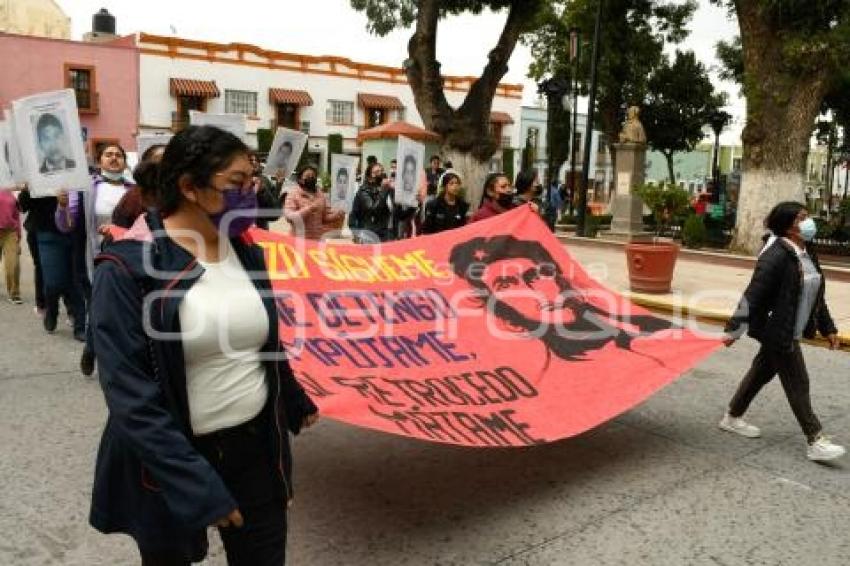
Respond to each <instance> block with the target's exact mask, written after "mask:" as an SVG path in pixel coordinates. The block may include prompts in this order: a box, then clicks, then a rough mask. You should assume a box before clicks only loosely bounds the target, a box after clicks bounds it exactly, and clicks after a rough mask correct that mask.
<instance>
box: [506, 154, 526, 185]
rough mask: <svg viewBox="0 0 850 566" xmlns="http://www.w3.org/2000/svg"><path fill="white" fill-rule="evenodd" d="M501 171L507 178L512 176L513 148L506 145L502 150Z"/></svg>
mask: <svg viewBox="0 0 850 566" xmlns="http://www.w3.org/2000/svg"><path fill="white" fill-rule="evenodd" d="M523 151H524V150H523ZM502 171H503V172H504V173H505V174H506V175H507V176H508V179H513V178H514V150H513V148H510V147H506V148H504V149H503V150H502Z"/></svg>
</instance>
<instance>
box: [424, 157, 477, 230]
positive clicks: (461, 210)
mask: <svg viewBox="0 0 850 566" xmlns="http://www.w3.org/2000/svg"><path fill="white" fill-rule="evenodd" d="M439 187H440V192H439V194H438V195H437V198H435V199H433V200H431V201H429V202H428V204H426V205H425V220H424V221H423V222H422V233H423V234H436V233H438V232H443V231H445V230H451V229H453V228H460V227H461V226H463V225H464V224H466V213H467V212H469V203H468V202H466V201H465V200H464V199H463V196H461V192H462V189H461V183H460V177H459V176H458V175H457V173H455V172H454V171H446V172H445V173H443V175H442V176H441V177H440V180H439Z"/></svg>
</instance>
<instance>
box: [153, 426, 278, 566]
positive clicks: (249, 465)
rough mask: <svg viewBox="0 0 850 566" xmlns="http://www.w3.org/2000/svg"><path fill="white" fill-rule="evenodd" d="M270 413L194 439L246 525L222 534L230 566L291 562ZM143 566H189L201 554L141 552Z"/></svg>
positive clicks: (191, 551)
mask: <svg viewBox="0 0 850 566" xmlns="http://www.w3.org/2000/svg"><path fill="white" fill-rule="evenodd" d="M271 426H272V424H271V420H270V419H269V418H268V417H267V415H266V411H263V412H262V413H260V415H259V416H258V417H256V418H254V419H252V420H251V421H249V422H247V423H245V424H242V425H239V426H236V427H233V428H230V429H225V430H222V431H217V432H214V433H212V434H208V435H204V436H201V437H198V438H196V439H195V441H196V445H197V446H198V448H199V450H200V452H201V454H203V455H204V457H206V458H207V460H208V461H209V462H210V464H212V466H213V467H214V468H215V469H216V471H217V472H218V473H219V474H220V475H221V477H222V479H223V480H224V484H225V485H226V486H227V488H228V489H229V490H230V493H231V495H233V497H234V498H235V499H236V502H237V504H238V505H239V511H240V513H242V518H243V519H244V520H245V524H244V525H243V526H242V527H241V528H237V527H233V526H231V527H227V528H219V530H218V532H219V534H220V535H221V539H222V541H223V542H224V549H225V552H226V553H227V563H228V565H229V566H282V565H283V564H284V562H285V561H286V496H285V494H284V492H283V489H282V487H281V485H280V481H279V480H278V479H277V477H276V473H277V472H276V471H275V465H274V463H273V462H272V457H271V451H270V447H271V444H270V434H271V430H272V429H271V428H270V427H271ZM140 552H141V555H142V565H143V566H188V565H189V564H191V558H190V557H191V556H193V555H196V549H195V548H192V547H191V546H190V545H186V546H183V547H179V548H173V549H168V548H166V549H157V550H148V549H140Z"/></svg>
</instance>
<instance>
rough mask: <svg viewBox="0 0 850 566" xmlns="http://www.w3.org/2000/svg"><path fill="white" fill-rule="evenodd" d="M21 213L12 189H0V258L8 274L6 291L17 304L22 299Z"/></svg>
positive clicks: (10, 299) (9, 297)
mask: <svg viewBox="0 0 850 566" xmlns="http://www.w3.org/2000/svg"><path fill="white" fill-rule="evenodd" d="M20 255H21V215H20V212H19V211H18V199H16V198H15V195H14V194H13V193H12V191H0V259H2V261H3V268H4V272H5V274H6V293H8V297H7V298H8V299H9V302H10V303H12V304H15V305H20V304H22V303H23V301H22V300H21V263H20Z"/></svg>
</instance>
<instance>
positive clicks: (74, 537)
mask: <svg viewBox="0 0 850 566" xmlns="http://www.w3.org/2000/svg"><path fill="white" fill-rule="evenodd" d="M25 254H26V252H25ZM25 257H26V256H25ZM28 265H29V264H28V263H25V268H24V273H25V281H24V288H25V289H26V290H27V291H28V292H27V294H25V299H26V300H27V301H28V304H27V305H25V306H21V307H15V306H12V305H10V304H8V303H6V302H5V298H4V300H3V302H2V304H0V321H2V324H0V343H2V345H3V346H2V354H0V529H2V532H3V533H4V536H3V538H2V540H0V564H3V565H7V564H8V565H14V566H16V565H45V564H63V565H65V564H67V565H80V566H94V565H101V564H102V565H115V564H135V563H137V559H136V557H135V555H134V549H133V546H132V545H131V544H130V542H129V541H128V540H127V539H126V538H122V537H118V536H112V537H105V536H102V535H100V534H98V533H96V532H94V531H93V530H92V529H91V528H90V527H88V525H87V521H86V517H87V512H88V498H89V491H90V484H91V477H92V466H93V462H94V457H95V450H96V446H97V440H98V436H99V434H100V430H101V427H102V424H103V422H104V417H105V409H104V404H103V400H102V397H101V394H100V391H99V388H98V385H97V383H96V381H94V380H88V379H85V378H83V377H81V376H80V375H79V374H78V373H77V371H76V364H77V360H78V355H79V351H80V347H79V345H78V344H77V343H76V342H74V341H73V340H72V339H71V336H70V329H69V328H68V327H67V326H65V325H64V324H61V325H60V332H58V333H57V335H55V336H46V335H45V334H44V332H43V331H42V329H41V326H40V320H39V319H37V318H36V317H35V316H34V314H33V312H32V294H31V288H32V286H31V283H30V282H29V276H30V270H29V267H28ZM754 352H755V347H754V344H753V342H752V341H749V340H744V341H741V342H740V343H739V344H737V345H736V346H735V347H734V348H732V349H731V350H728V351H721V352H719V353H718V354H716V355H715V356H713V357H712V358H710V359H709V360H707V361H706V362H705V363H703V364H702V365H701V366H700V367H698V368H697V369H695V370H694V371H692V372H690V373H689V374H687V375H686V376H684V377H683V378H682V379H680V380H679V381H678V382H676V383H674V384H673V385H671V386H670V387H668V388H666V389H665V390H663V391H662V392H660V393H659V394H657V395H655V396H654V397H652V398H651V399H650V400H649V401H648V402H646V403H644V404H643V405H641V406H640V407H638V408H636V409H634V410H633V411H630V412H628V413H626V414H625V415H622V416H621V417H619V418H617V419H615V420H614V421H612V422H610V423H608V424H606V425H604V426H601V427H599V428H597V429H595V430H593V431H591V432H589V433H587V434H584V435H581V436H579V437H577V438H574V439H570V440H566V441H563V442H558V443H555V444H550V445H546V446H541V447H536V448H531V449H511V450H501V449H500V450H496V449H483V450H482V449H460V448H451V447H446V446H437V445H432V444H427V443H423V442H417V441H413V440H407V439H402V438H397V437H394V436H389V435H385V434H381V433H377V432H370V431H365V430H360V429H355V428H352V427H348V426H344V425H340V424H337V423H334V422H329V421H328V422H322V423H321V424H320V425H319V426H317V427H316V428H315V429H312V430H310V431H309V432H308V433H306V434H304V435H303V436H302V437H299V439H298V440H297V442H296V456H297V470H296V475H297V477H296V490H297V492H298V497H297V502H296V504H295V506H294V507H293V509H292V513H291V515H290V519H291V528H290V546H289V551H290V563H291V564H303V565H331V564H340V565H360V564H364V565H365V564H369V565H393V566H396V565H403V564H410V565H427V564H444V565H447V564H504V565H511V566H513V565H521V564H533V565H549V564H558V565H561V564H563V565H572V564H575V565H582V566H583V565H608V564H624V565H626V564H627V565H629V566H635V565H652V566H657V565H667V564H669V565H691V564H693V565H718V564H724V565H740V564H770V565H798V564H799V565H808V564H821V565H824V566H829V565H836V566H840V565H845V564H847V563H848V556H850V536H848V534H847V533H848V532H850V495H848V491H849V490H850V460H845V461H844V462H842V463H840V464H838V465H834V466H822V465H815V464H812V463H810V462H808V461H807V460H806V459H805V454H804V442H803V438H802V435H801V434H800V432H799V430H798V428H797V425H796V423H795V421H794V419H793V416H792V415H791V412H790V409H789V408H788V406H787V403H786V401H785V399H784V396H783V395H782V392H781V388H780V387H779V385H778V383H773V384H771V385H770V386H769V387H768V388H767V389H766V390H765V391H764V392H763V394H762V395H761V397H760V398H759V399H758V400H757V401H756V404H755V406H754V407H753V410H752V411H751V415H750V416H751V418H752V421H753V422H755V423H756V424H758V425H760V426H761V427H762V430H763V431H764V437H763V438H762V439H758V440H746V439H743V438H739V437H734V436H732V435H729V434H728V433H723V432H721V431H719V430H718V429H717V428H716V422H717V420H718V419H719V417H720V416H721V413H722V412H723V410H724V407H725V403H726V401H727V400H728V398H729V396H730V395H731V393H732V390H733V388H734V386H735V385H736V383H737V380H738V379H739V377H740V376H741V374H742V372H743V371H744V370H745V368H746V366H747V364H748V363H749V361H750V359H751V357H752V356H753V354H754ZM805 355H806V357H807V360H808V362H809V367H810V372H811V374H812V376H813V399H814V406H815V408H816V410H817V412H818V413H819V415H820V417H821V418H822V420H823V421H824V423H825V425H826V428H827V429H828V431H830V432H834V433H835V435H836V440H837V441H839V442H844V443H850V384H848V376H850V355H848V354H838V353H834V352H829V351H827V350H824V349H821V348H809V347H805ZM214 538H215V537H214ZM223 563H224V561H223V559H222V554H221V550H220V547H219V545H218V544H217V542H216V543H215V546H214V549H213V555H212V557H211V558H210V559H209V560H208V564H216V565H217V564H223Z"/></svg>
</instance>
